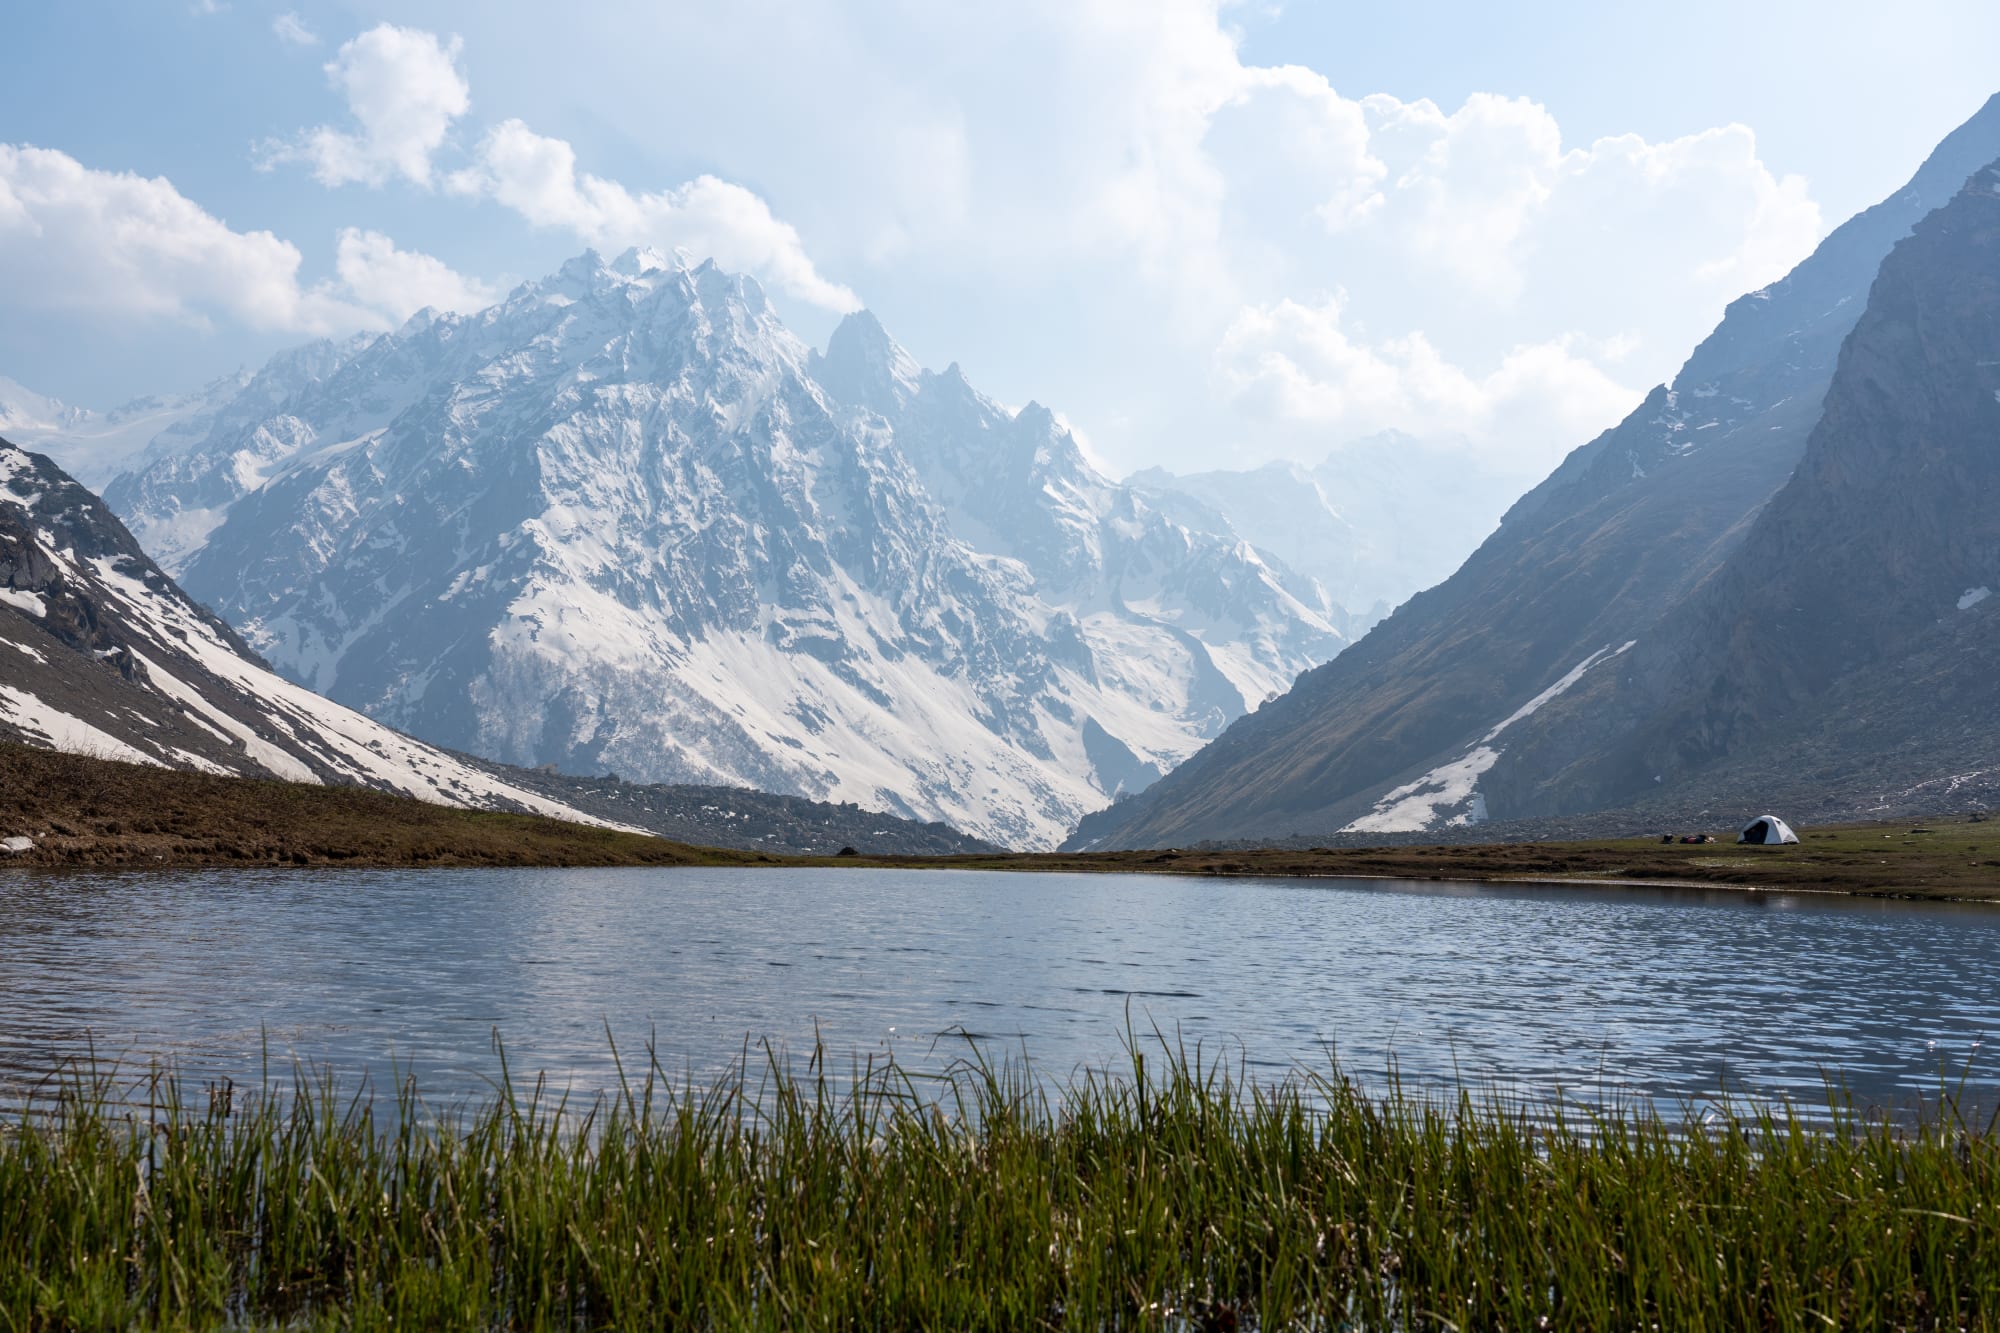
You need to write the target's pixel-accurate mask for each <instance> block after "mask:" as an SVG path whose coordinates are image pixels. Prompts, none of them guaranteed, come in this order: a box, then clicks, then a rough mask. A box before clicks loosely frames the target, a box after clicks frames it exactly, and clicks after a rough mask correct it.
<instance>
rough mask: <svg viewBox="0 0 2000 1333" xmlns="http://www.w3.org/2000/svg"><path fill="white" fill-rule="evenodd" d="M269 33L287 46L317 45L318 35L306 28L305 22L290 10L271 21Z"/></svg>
mask: <svg viewBox="0 0 2000 1333" xmlns="http://www.w3.org/2000/svg"><path fill="white" fill-rule="evenodd" d="M271 32H272V35H273V36H275V37H276V38H277V39H278V40H279V41H281V42H283V43H284V44H285V45H287V46H318V45H319V34H318V33H316V32H314V31H313V30H312V29H311V28H308V27H307V26H306V22H305V20H304V19H302V18H300V17H299V16H298V15H297V14H296V13H294V12H292V11H290V10H287V11H285V12H284V13H282V14H280V15H278V17H276V18H274V19H272V20H271Z"/></svg>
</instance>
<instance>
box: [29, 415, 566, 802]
mask: <svg viewBox="0 0 2000 1333" xmlns="http://www.w3.org/2000/svg"><path fill="white" fill-rule="evenodd" d="M0 737H5V738H7V739H10V740H21V741H25V742H28V743H30V744H37V745H47V746H53V747H56V748H59V749H67V750H77V751H82V752H85V753H89V754H93V755H96V756H98V757H100V758H108V759H123V760H128V761H132V762H136V763H148V764H158V765H161V766H163V767H170V768H186V769H197V770H200V771H202V772H207V773H226V774H238V775H242V776H250V777H276V778H286V779H289V780H292V781H296V782H334V783H354V784H359V785H362V786H368V787H376V788H381V789H383V790H388V791H397V792H402V793H404V794H406V795H410V796H416V797H419V798H422V799H424V800H431V801H440V802H443V803H445V804H449V805H465V806H474V807H486V808H499V809H512V810H528V811H534V812H537V813H541V814H548V815H554V816H556V817H558V818H563V819H572V820H579V821H581V822H585V823H601V822H604V821H603V820H600V819H595V818H593V817H591V816H589V815H586V814H582V813H580V812H578V811H576V810H574V809H572V808H571V807H569V806H568V805H565V804H564V803H562V802H560V801H556V800H551V799H549V798H548V797H545V796H542V795H540V794H537V793H535V792H532V791H528V790H526V789H523V788H520V787H516V786H514V785H512V784H510V783H508V782H506V781H504V780H502V779H500V778H498V777H496V776H494V775H493V774H491V773H488V772H486V771H485V770H483V769H480V768H478V767H476V766H474V765H471V764H467V763H465V762H463V761H462V760H460V759H458V758H456V757H454V756H452V755H448V754H444V753H442V752H440V751H438V750H435V749H432V748H431V747H430V746H427V745H422V744H419V743H417V742H415V741H412V740H411V739H410V738H409V737H407V736H399V735H397V734H396V733H395V732H393V731H391V730H390V729H389V728H387V727H384V726H383V725H381V724H380V723H379V722H376V721H374V720H372V719H370V718H366V717H363V716H361V715H360V714H359V713H356V712H354V711H353V710H351V709H347V708H343V707H341V706H340V705H339V704H336V703H333V702H331V701H329V700H327V699H323V698H320V697H319V696H318V695H315V694H314V693H312V691H310V690H307V689H303V688H301V687H300V686H298V685H295V684H293V683H292V682H290V681H287V680H284V679H281V678H280V677H278V676H277V675H275V674H273V673H272V672H271V671H270V670H268V669H267V668H265V667H264V666H262V665H261V664H259V663H258V662H256V661H255V660H253V658H252V657H251V655H250V654H249V653H248V651H247V650H246V649H245V648H244V646H243V644H242V642H241V640H239V639H238V638H237V637H236V635H235V634H233V633H232V632H231V631H230V629H229V627H228V626H227V625H224V624H223V623H222V622H221V621H219V620H217V619H216V618H215V617H214V616H213V615H210V614H209V613H208V612H206V611H204V610H203V609H202V608H201V607H199V606H197V605H195V604H194V603H193V602H192V601H190V600H189V599H188V598H187V596H186V595H185V594H183V593H182V592H181V590H180V589H179V588H177V587H176V586H175V585H174V583H173V581H172V580H171V579H169V578H167V577H166V576H165V575H164V574H162V573H161V572H160V570H159V568H158V567H157V566H156V565H155V564H154V563H153V562H152V561H151V560H149V559H147V558H146V556H145V554H144V553H143V552H142V551H141V550H140V549H139V547H138V545H137V544H136V543H135V542H134V541H133V539H132V537H131V535H130V534H129V533H128V532H127V531H126V530H125V528H124V526H123V525H122V524H120V523H119V521H118V520H117V519H116V518H115V517H113V515H112V514H111V511H110V510H109V509H107V508H106V507H105V506H104V504H103V502H102V501H100V500H99V499H98V498H97V497H96V496H94V495H92V494H91V493H90V492H89V491H87V490H85V489H84V488H83V487H82V486H79V485H78V484H77V483H76V482H74V481H73V480H71V479H70V478H69V477H68V476H67V475H65V474H64V473H63V471H62V470H61V469H60V468H58V467H56V466H55V464H54V463H52V462H51V461H50V460H49V459H47V458H45V457H42V456H40V455H37V454H31V453H29V452H27V451H26V450H23V449H20V448H17V447H15V446H14V445H12V444H10V443H8V442H7V441H6V440H4V439H0Z"/></svg>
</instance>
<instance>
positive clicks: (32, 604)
mask: <svg viewBox="0 0 2000 1333" xmlns="http://www.w3.org/2000/svg"><path fill="white" fill-rule="evenodd" d="M1961 605H1962V604H1961ZM0 606H11V607H13V608H14V609H15V610H16V611H26V612H27V613H28V614H29V615H31V616H46V615H47V614H48V613H49V609H48V608H47V607H46V606H44V605H42V598H41V594H40V593H32V592H21V591H19V590H17V589H14V588H0Z"/></svg>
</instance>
